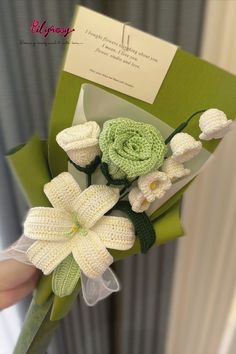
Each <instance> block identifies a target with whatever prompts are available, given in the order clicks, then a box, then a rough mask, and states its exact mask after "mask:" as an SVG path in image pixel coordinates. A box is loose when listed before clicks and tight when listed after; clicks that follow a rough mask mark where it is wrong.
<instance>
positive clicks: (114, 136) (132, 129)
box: [99, 118, 167, 179]
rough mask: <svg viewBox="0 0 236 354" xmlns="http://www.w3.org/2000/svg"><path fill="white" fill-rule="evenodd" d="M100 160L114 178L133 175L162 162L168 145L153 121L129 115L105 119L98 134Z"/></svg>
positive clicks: (147, 170) (140, 173) (133, 176)
mask: <svg viewBox="0 0 236 354" xmlns="http://www.w3.org/2000/svg"><path fill="white" fill-rule="evenodd" d="M99 145H100V149H101V151H102V153H103V155H102V161H103V162H105V163H107V164H108V167H109V172H110V174H111V175H112V177H113V178H114V179H119V178H122V177H125V178H128V179H133V178H136V177H138V176H141V175H144V174H146V173H148V172H149V171H151V170H153V169H154V168H158V167H159V166H161V165H162V163H163V160H164V156H165V154H166V151H167V148H166V145H165V142H164V139H163V137H162V135H161V133H160V132H159V131H158V130H157V129H156V128H155V127H153V126H152V125H150V124H145V123H141V122H136V121H134V120H132V119H128V118H115V119H110V120H108V121H106V122H105V123H104V125H103V129H102V132H101V134H100V137H99Z"/></svg>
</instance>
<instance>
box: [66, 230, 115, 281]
mask: <svg viewBox="0 0 236 354" xmlns="http://www.w3.org/2000/svg"><path fill="white" fill-rule="evenodd" d="M72 254H73V256H74V259H75V261H76V262H77V263H78V265H79V267H80V268H81V270H82V271H83V272H84V274H86V275H87V277H89V278H97V277H99V276H101V275H102V274H103V273H104V272H105V270H106V269H107V268H108V267H109V266H110V265H111V264H112V262H113V257H112V256H111V254H110V253H109V252H108V251H107V249H106V247H105V246H104V244H103V243H102V241H101V240H100V238H99V236H98V235H97V234H96V233H95V232H92V231H88V233H87V234H86V235H79V236H78V237H76V239H75V242H74V245H73V250H72Z"/></svg>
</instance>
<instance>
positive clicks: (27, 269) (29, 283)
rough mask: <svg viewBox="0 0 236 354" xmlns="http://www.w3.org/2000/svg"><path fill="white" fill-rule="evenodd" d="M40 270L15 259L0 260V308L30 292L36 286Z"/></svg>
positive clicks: (13, 302)
mask: <svg viewBox="0 0 236 354" xmlns="http://www.w3.org/2000/svg"><path fill="white" fill-rule="evenodd" d="M39 277H40V271H39V270H38V269H36V268H35V267H33V266H30V265H27V264H24V263H20V262H18V261H15V260H5V261H2V262H0V309H4V308H6V307H9V306H11V305H13V304H15V303H16V302H18V301H20V300H21V299H23V298H24V297H26V296H27V295H28V294H30V293H31V292H32V291H33V289H34V288H35V287H36V285H37V283H38V280H39Z"/></svg>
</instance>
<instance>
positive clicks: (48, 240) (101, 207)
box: [24, 172, 135, 278]
mask: <svg viewBox="0 0 236 354" xmlns="http://www.w3.org/2000/svg"><path fill="white" fill-rule="evenodd" d="M44 191H45V194H46V195H47V197H48V199H49V200H50V202H51V204H52V205H53V207H52V208H48V207H47V208H45V207H36V208H32V209H30V211H29V213H28V216H27V218H26V221H25V223H24V234H25V236H27V237H28V238H30V239H32V240H36V242H34V243H33V245H32V246H30V247H29V249H28V250H27V256H28V258H29V260H30V261H31V262H32V263H33V264H34V265H35V266H36V267H37V268H39V269H41V270H42V271H43V273H44V274H50V273H51V272H52V271H53V270H54V269H55V268H56V267H57V266H58V265H59V264H60V263H61V262H62V261H63V260H64V259H65V258H66V257H67V256H69V255H70V254H72V255H73V257H74V259H75V261H76V262H77V263H78V265H79V267H80V269H81V270H82V271H83V273H84V274H85V275H87V276H88V277H89V278H97V277H99V276H101V275H102V274H103V273H104V272H105V270H106V269H107V268H108V267H109V266H110V264H111V263H112V262H113V258H112V256H111V254H110V253H109V252H108V251H107V249H106V248H112V249H117V250H127V249H129V248H131V247H132V246H133V243H134V239H135V235H134V227H133V224H132V223H131V221H130V220H129V219H126V218H123V217H117V216H104V214H106V212H107V211H108V210H110V209H111V208H112V207H113V206H114V205H115V204H116V203H117V201H118V199H119V190H118V189H115V188H111V187H108V186H105V185H92V186H90V187H88V188H87V189H85V190H84V191H83V192H81V190H80V188H79V186H78V184H77V183H76V181H75V180H74V178H73V177H72V176H71V175H70V174H69V173H68V172H64V173H61V174H60V175H59V176H57V177H56V178H54V179H53V180H52V181H51V182H49V183H48V184H46V185H45V187H44Z"/></svg>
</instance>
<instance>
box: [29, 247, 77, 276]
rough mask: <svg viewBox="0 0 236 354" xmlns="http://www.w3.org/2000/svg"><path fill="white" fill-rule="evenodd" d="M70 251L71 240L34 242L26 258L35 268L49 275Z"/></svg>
mask: <svg viewBox="0 0 236 354" xmlns="http://www.w3.org/2000/svg"><path fill="white" fill-rule="evenodd" d="M71 251H72V240H69V241H61V242H52V241H36V242H34V243H33V245H32V246H30V248H29V249H28V250H27V256H28V257H29V260H30V261H31V263H33V264H34V265H35V267H36V268H38V269H41V270H42V272H43V273H44V274H45V275H47V274H50V273H51V272H52V271H53V270H54V269H55V268H56V267H57V266H58V264H60V263H61V262H62V261H63V260H64V259H65V258H66V257H67V256H69V254H70V253H71Z"/></svg>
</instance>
